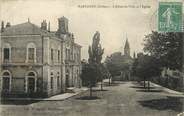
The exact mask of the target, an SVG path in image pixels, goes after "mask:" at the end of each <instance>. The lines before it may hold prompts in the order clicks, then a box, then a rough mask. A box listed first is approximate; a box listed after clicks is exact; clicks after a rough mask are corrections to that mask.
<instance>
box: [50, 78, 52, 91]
mask: <svg viewBox="0 0 184 116" xmlns="http://www.w3.org/2000/svg"><path fill="white" fill-rule="evenodd" d="M50 88H51V89H53V77H51V78H50Z"/></svg>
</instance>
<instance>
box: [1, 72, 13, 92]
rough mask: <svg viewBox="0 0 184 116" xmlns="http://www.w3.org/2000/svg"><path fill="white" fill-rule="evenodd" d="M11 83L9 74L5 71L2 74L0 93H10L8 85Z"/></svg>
mask: <svg viewBox="0 0 184 116" xmlns="http://www.w3.org/2000/svg"><path fill="white" fill-rule="evenodd" d="M10 83H11V75H10V72H8V71H6V72H4V73H3V76H2V91H3V92H8V91H10V85H11V84H10Z"/></svg>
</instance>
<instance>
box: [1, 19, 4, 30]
mask: <svg viewBox="0 0 184 116" xmlns="http://www.w3.org/2000/svg"><path fill="white" fill-rule="evenodd" d="M3 31H4V21H2V22H1V32H3Z"/></svg>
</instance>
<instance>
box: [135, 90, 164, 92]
mask: <svg viewBox="0 0 184 116" xmlns="http://www.w3.org/2000/svg"><path fill="white" fill-rule="evenodd" d="M136 91H137V92H163V91H162V90H156V89H151V90H148V89H140V90H136Z"/></svg>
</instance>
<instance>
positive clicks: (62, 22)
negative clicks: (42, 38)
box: [57, 16, 68, 34]
mask: <svg viewBox="0 0 184 116" xmlns="http://www.w3.org/2000/svg"><path fill="white" fill-rule="evenodd" d="M57 32H58V33H60V34H66V33H68V19H67V18H65V17H64V16H63V17H61V18H59V19H58V31H57Z"/></svg>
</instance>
